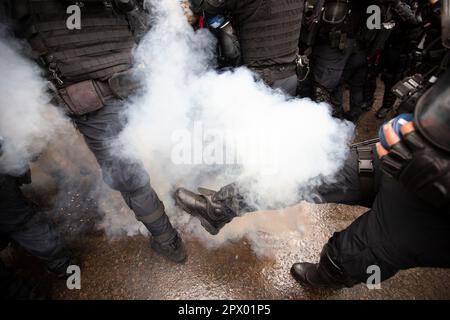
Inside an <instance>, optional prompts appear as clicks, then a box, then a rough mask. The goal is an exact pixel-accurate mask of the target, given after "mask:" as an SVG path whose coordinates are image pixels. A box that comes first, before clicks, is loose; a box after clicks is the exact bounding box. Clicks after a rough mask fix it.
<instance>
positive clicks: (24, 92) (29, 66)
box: [0, 27, 66, 174]
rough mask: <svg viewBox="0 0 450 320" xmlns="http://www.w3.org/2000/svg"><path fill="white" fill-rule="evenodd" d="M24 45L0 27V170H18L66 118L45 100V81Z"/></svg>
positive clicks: (5, 171)
mask: <svg viewBox="0 0 450 320" xmlns="http://www.w3.org/2000/svg"><path fill="white" fill-rule="evenodd" d="M23 52H24V47H22V46H21V44H20V43H18V42H16V41H14V40H12V39H10V38H9V37H8V36H7V33H6V31H5V29H4V27H0V57H1V59H0V70H1V77H0V136H2V137H3V139H4V145H3V151H4V153H3V156H2V158H1V161H0V171H1V172H3V173H11V174H21V173H23V172H24V170H25V169H26V168H27V166H28V163H29V161H30V160H32V159H33V158H34V157H36V156H38V155H39V153H40V152H42V150H43V149H44V148H45V147H46V146H47V144H48V142H49V141H50V139H51V138H52V137H54V136H55V135H57V130H58V129H59V128H61V127H62V126H63V125H64V124H65V123H66V121H65V120H64V117H63V116H62V115H61V113H60V112H59V111H58V110H57V109H56V108H54V107H53V106H51V105H50V104H49V101H50V98H49V96H48V95H47V94H46V89H47V87H46V81H45V80H44V79H43V78H42V77H41V75H40V70H39V68H38V66H37V65H36V64H35V63H34V62H32V61H30V60H28V59H27V58H25V57H24V56H23V55H22V53H23Z"/></svg>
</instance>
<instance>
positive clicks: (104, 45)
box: [16, 0, 136, 86]
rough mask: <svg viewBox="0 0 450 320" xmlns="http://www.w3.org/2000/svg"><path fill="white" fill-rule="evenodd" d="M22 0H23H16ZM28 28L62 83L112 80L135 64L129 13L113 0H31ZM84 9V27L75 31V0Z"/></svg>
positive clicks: (51, 71) (31, 39)
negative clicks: (118, 8)
mask: <svg viewBox="0 0 450 320" xmlns="http://www.w3.org/2000/svg"><path fill="white" fill-rule="evenodd" d="M16 1H17V0H16ZM26 1H27V5H28V15H27V19H26V23H25V28H23V30H22V33H23V35H22V36H24V37H25V38H27V39H28V41H29V42H30V44H31V46H32V48H33V51H34V52H35V53H36V54H37V56H39V58H40V60H41V61H42V63H43V64H44V65H45V66H46V67H47V68H48V70H49V74H50V77H53V80H54V82H56V84H57V85H59V86H65V85H68V84H72V83H77V82H80V81H84V80H106V79H109V78H110V77H111V76H112V75H114V74H116V73H119V72H122V71H126V70H128V69H130V67H131V64H132V49H133V47H134V46H135V44H136V42H135V38H134V35H133V32H132V27H131V25H130V23H129V21H128V19H127V16H126V14H123V13H120V12H116V11H115V10H114V8H113V6H112V4H111V1H101V0H84V1H66V0H59V1H58V0H26ZM75 3H76V4H77V5H79V6H80V8H81V29H80V30H69V29H68V27H67V19H68V17H69V16H70V15H69V14H67V13H66V10H67V8H68V6H69V5H72V4H75Z"/></svg>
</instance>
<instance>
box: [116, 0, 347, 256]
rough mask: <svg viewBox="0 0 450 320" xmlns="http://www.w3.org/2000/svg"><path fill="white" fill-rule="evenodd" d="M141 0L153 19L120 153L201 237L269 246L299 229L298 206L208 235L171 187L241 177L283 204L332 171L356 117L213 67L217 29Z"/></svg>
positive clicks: (253, 190)
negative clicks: (197, 26)
mask: <svg viewBox="0 0 450 320" xmlns="http://www.w3.org/2000/svg"><path fill="white" fill-rule="evenodd" d="M147 4H148V5H150V8H151V10H150V11H151V13H152V14H151V20H152V23H151V25H152V29H151V30H150V32H149V33H148V34H147V35H146V36H145V38H144V39H143V40H142V42H141V43H140V45H139V47H138V49H137V50H136V60H137V63H138V65H139V67H140V69H141V71H142V72H143V74H144V77H143V81H144V83H145V90H144V92H143V93H142V94H141V95H140V96H138V97H135V98H134V99H133V101H132V102H131V103H130V105H129V107H128V111H127V116H128V120H129V123H128V126H127V128H126V129H125V131H124V132H123V134H122V136H121V139H120V143H119V144H118V145H119V146H120V148H121V152H122V154H123V155H124V156H126V157H134V156H135V157H138V158H139V159H140V160H142V161H143V162H144V163H145V165H146V167H147V169H148V170H149V172H150V175H151V178H152V185H153V186H154V188H155V189H156V191H157V192H158V194H159V195H160V197H161V198H162V199H163V200H164V202H165V203H166V206H167V207H168V208H169V209H168V213H169V215H170V216H171V218H172V220H173V221H175V223H176V225H177V226H179V227H182V228H184V230H186V231H187V232H190V233H193V234H194V235H196V236H197V237H198V238H200V239H201V240H203V241H204V243H205V244H206V245H207V246H212V247H217V246H220V245H222V244H224V243H226V242H228V241H229V240H238V239H240V238H242V237H244V236H246V237H247V238H248V239H250V240H251V242H252V243H253V245H254V247H255V249H256V251H257V252H258V253H261V254H266V253H267V252H268V251H267V250H268V249H269V247H270V246H269V245H267V243H268V241H266V240H264V239H266V238H267V237H266V236H267V234H271V235H273V236H274V237H277V238H280V239H282V238H283V239H287V238H295V237H297V238H298V237H299V236H300V235H301V231H302V230H301V225H300V224H299V223H298V221H297V218H296V216H295V214H292V213H289V214H283V213H280V212H278V213H277V212H271V213H267V212H265V213H257V214H252V215H250V216H247V217H245V218H239V219H235V220H234V222H233V223H231V224H230V225H229V226H227V227H226V228H224V229H223V231H222V232H221V233H220V234H219V235H218V236H216V237H211V236H209V235H208V234H206V232H205V231H203V230H202V228H201V227H200V225H199V223H198V221H196V219H191V218H190V217H189V216H188V215H187V214H185V213H183V212H181V211H180V210H178V209H176V208H175V207H174V206H173V198H172V196H173V191H174V190H175V188H177V187H180V186H183V187H187V188H192V189H195V188H196V187H198V186H204V187H210V188H212V189H217V188H219V187H221V186H223V185H225V184H228V183H231V182H233V181H236V180H242V181H247V182H249V183H247V184H246V190H247V191H248V194H247V196H248V198H249V199H254V200H255V203H254V204H255V205H258V206H259V208H261V209H263V208H271V207H277V208H282V207H286V206H288V205H291V204H294V203H296V202H298V201H299V200H300V199H305V198H306V199H307V198H308V197H310V196H311V194H310V192H311V190H312V188H313V187H314V186H316V185H318V184H320V183H323V182H324V181H325V182H327V181H331V180H332V179H333V174H335V173H336V172H337V171H338V170H339V168H340V167H341V166H342V164H343V161H344V159H345V157H346V154H347V150H348V148H347V144H348V142H349V141H350V139H351V137H352V135H353V129H354V127H353V125H351V124H349V123H347V122H343V121H340V120H336V119H333V118H332V117H331V115H330V110H329V106H327V105H325V104H317V103H314V102H312V101H310V100H309V99H289V98H288V97H287V96H285V95H284V94H283V93H282V92H280V91H274V90H272V89H270V88H268V87H267V86H266V85H264V84H263V83H262V82H261V81H256V80H255V77H254V75H253V74H252V73H251V72H250V71H249V70H248V69H246V68H239V69H237V70H234V71H226V72H217V71H215V69H214V67H215V64H214V58H215V57H214V49H215V48H216V42H215V39H214V38H213V36H212V35H211V34H210V33H209V32H208V31H207V30H200V31H197V32H195V31H194V30H193V29H192V27H191V26H190V25H189V24H188V23H187V21H186V18H185V17H184V16H183V10H182V9H181V8H180V5H179V2H178V1H177V0H151V1H147ZM256 200H257V201H256Z"/></svg>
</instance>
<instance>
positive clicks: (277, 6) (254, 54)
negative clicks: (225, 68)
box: [191, 0, 304, 96]
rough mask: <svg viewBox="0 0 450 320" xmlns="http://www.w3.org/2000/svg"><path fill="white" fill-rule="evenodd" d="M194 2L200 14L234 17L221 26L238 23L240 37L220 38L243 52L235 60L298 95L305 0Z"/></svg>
mask: <svg viewBox="0 0 450 320" xmlns="http://www.w3.org/2000/svg"><path fill="white" fill-rule="evenodd" d="M191 3H192V7H193V11H194V12H196V13H197V14H203V15H206V16H207V17H212V18H214V17H216V16H217V15H222V16H225V17H230V19H224V20H223V22H219V25H218V26H217V27H218V28H221V29H225V28H226V29H228V30H230V25H231V24H234V28H235V29H236V34H237V39H238V41H229V37H226V38H225V39H224V38H220V39H221V40H225V41H227V42H228V44H227V45H226V46H228V47H229V46H233V45H234V46H235V49H233V48H231V49H225V51H226V52H231V53H232V54H233V55H235V54H236V51H239V52H240V57H239V58H237V57H234V58H233V60H234V61H240V63H241V64H243V65H245V66H247V67H248V68H250V69H252V70H253V71H255V72H256V73H257V74H258V75H259V76H260V77H261V78H262V79H263V80H264V81H265V83H266V84H268V85H269V86H271V87H273V88H280V89H282V90H283V91H284V92H286V93H287V94H289V95H291V96H295V95H296V91H297V82H298V81H297V67H298V58H299V57H298V42H299V38H300V30H301V24H302V16H303V6H304V0H294V1H287V0H278V1H263V0H257V1H254V0H251V1H250V0H239V1H238V0H204V1H199V0H191ZM211 20H213V19H211ZM215 21H217V19H216V20H215ZM238 64H239V63H238Z"/></svg>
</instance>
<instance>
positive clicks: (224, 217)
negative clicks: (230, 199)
mask: <svg viewBox="0 0 450 320" xmlns="http://www.w3.org/2000/svg"><path fill="white" fill-rule="evenodd" d="M198 191H199V192H200V194H196V193H194V192H191V191H189V190H187V189H184V188H180V189H178V190H177V191H176V192H175V200H176V204H177V205H178V206H179V207H181V208H182V209H183V210H184V211H186V212H187V213H189V214H190V215H192V216H195V217H197V218H198V219H200V222H201V224H202V226H203V227H204V228H205V229H206V231H208V232H209V233H210V234H212V235H216V234H218V233H219V231H220V229H222V227H223V226H225V225H226V224H227V223H228V222H230V221H231V220H233V218H234V217H236V213H235V212H233V211H232V210H230V209H229V208H227V207H226V206H225V205H224V204H223V203H222V202H221V201H216V200H215V199H214V196H215V195H216V192H215V191H212V190H208V189H204V188H199V189H198Z"/></svg>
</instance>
